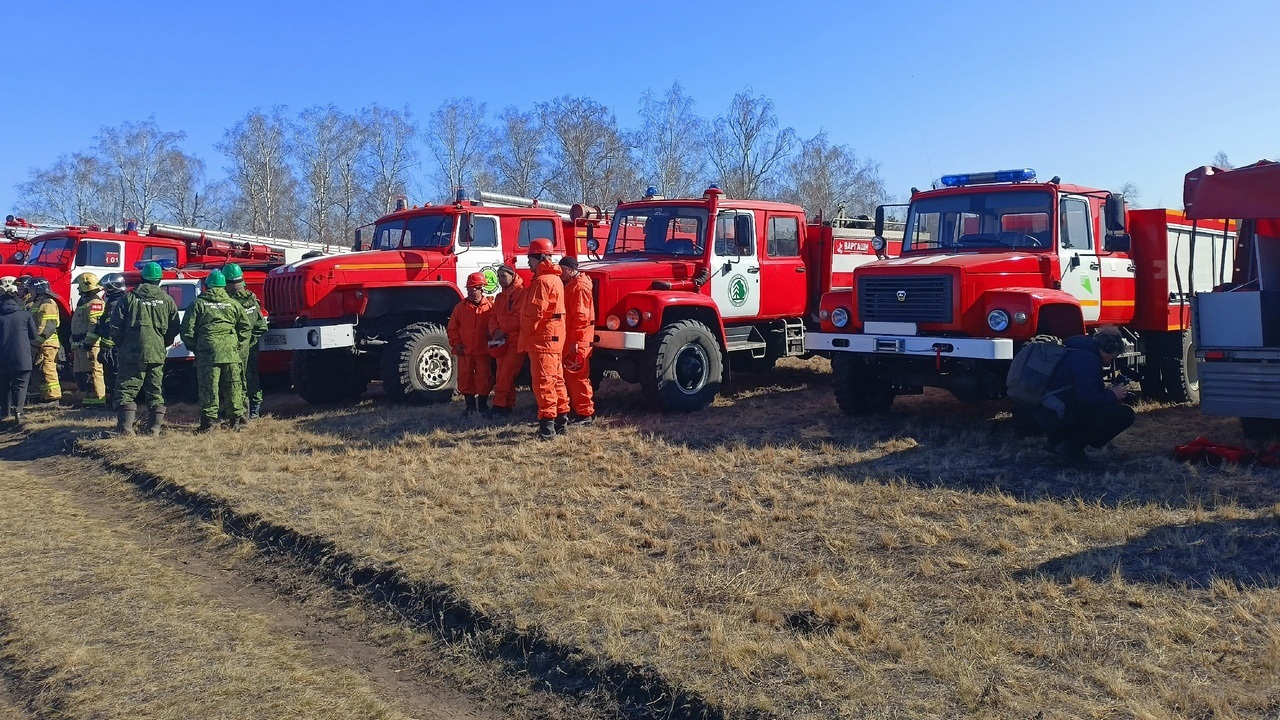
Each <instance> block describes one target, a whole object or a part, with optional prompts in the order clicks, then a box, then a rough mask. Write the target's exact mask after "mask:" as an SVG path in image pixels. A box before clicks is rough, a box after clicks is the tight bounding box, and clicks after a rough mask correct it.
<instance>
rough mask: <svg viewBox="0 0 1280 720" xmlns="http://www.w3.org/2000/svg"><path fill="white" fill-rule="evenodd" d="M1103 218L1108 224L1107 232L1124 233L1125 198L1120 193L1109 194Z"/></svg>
mask: <svg viewBox="0 0 1280 720" xmlns="http://www.w3.org/2000/svg"><path fill="white" fill-rule="evenodd" d="M1103 217H1104V218H1105V219H1106V222H1107V232H1109V233H1122V232H1124V196H1123V195H1121V194H1119V193H1107V202H1106V204H1105V205H1104V206H1103Z"/></svg>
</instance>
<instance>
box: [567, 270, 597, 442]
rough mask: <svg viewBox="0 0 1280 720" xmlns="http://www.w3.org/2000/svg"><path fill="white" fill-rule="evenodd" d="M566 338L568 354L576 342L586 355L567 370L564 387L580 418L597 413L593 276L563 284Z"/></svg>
mask: <svg viewBox="0 0 1280 720" xmlns="http://www.w3.org/2000/svg"><path fill="white" fill-rule="evenodd" d="M564 308H565V313H564V315H565V323H564V324H565V341H564V352H565V357H568V356H569V355H570V354H571V353H572V352H573V345H574V344H575V343H576V344H577V346H578V352H580V353H582V357H584V358H586V360H587V361H586V362H584V363H582V367H581V368H580V369H579V370H578V371H577V372H572V371H570V370H569V368H568V367H565V369H564V386H565V390H566V391H567V392H568V393H569V404H570V406H572V407H573V411H574V412H575V413H577V414H578V416H579V417H591V416H592V415H595V414H596V406H595V403H594V402H593V401H592V392H591V342H592V341H593V340H595V339H596V308H595V304H594V303H593V302H592V299H591V278H589V277H587V276H586V275H585V274H583V273H578V275H577V277H575V278H573V279H572V280H570V281H569V284H567V285H565V286H564Z"/></svg>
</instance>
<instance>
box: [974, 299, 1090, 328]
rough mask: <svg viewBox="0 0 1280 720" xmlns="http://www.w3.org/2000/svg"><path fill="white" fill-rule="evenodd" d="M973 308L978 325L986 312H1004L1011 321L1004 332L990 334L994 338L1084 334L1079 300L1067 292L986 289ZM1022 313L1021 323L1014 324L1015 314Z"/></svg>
mask: <svg viewBox="0 0 1280 720" xmlns="http://www.w3.org/2000/svg"><path fill="white" fill-rule="evenodd" d="M973 307H974V308H975V309H977V310H978V311H980V312H981V313H982V316H983V319H982V322H984V323H985V322H986V320H985V318H986V316H987V314H988V313H990V312H992V311H994V310H1004V311H1005V312H1006V313H1008V314H1009V317H1010V318H1011V321H1010V324H1009V328H1008V330H1006V331H1004V332H1001V333H994V336H995V337H1014V338H1019V339H1025V338H1030V337H1031V336H1033V335H1038V334H1040V333H1048V334H1051V335H1056V336H1057V337H1060V338H1068V337H1073V336H1075V335H1083V334H1084V313H1083V312H1082V311H1081V309H1080V300H1079V299H1078V298H1076V296H1074V295H1072V294H1071V293H1068V292H1064V291H1062V290H1051V289H1047V288H1038V287H1011V288H1001V289H999V290H988V291H987V292H985V293H983V294H982V301H981V302H979V303H974V305H973ZM1020 313H1021V314H1025V320H1024V321H1023V322H1017V318H1018V317H1019V314H1020Z"/></svg>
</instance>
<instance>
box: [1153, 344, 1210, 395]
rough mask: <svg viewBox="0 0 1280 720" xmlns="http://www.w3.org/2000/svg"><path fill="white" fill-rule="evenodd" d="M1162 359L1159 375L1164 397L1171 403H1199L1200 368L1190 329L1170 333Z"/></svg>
mask: <svg viewBox="0 0 1280 720" xmlns="http://www.w3.org/2000/svg"><path fill="white" fill-rule="evenodd" d="M1165 347H1166V348H1167V349H1168V351H1169V352H1168V354H1166V355H1165V357H1163V358H1162V362H1161V365H1160V375H1161V376H1162V377H1163V378H1164V391H1165V395H1166V396H1167V397H1168V398H1169V399H1170V400H1172V401H1173V402H1189V403H1198V402H1200V366H1199V365H1197V364H1196V346H1195V341H1194V339H1193V337H1192V334H1191V328H1187V329H1186V330H1185V331H1183V332H1180V333H1170V334H1169V342H1168V344H1167V345H1165Z"/></svg>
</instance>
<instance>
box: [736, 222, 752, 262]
mask: <svg viewBox="0 0 1280 720" xmlns="http://www.w3.org/2000/svg"><path fill="white" fill-rule="evenodd" d="M753 223H754V218H752V217H751V216H750V215H735V216H734V218H733V240H734V245H736V246H737V249H738V257H742V253H743V250H744V249H750V248H751V233H752V231H753V230H754V229H755V228H754V227H753Z"/></svg>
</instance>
